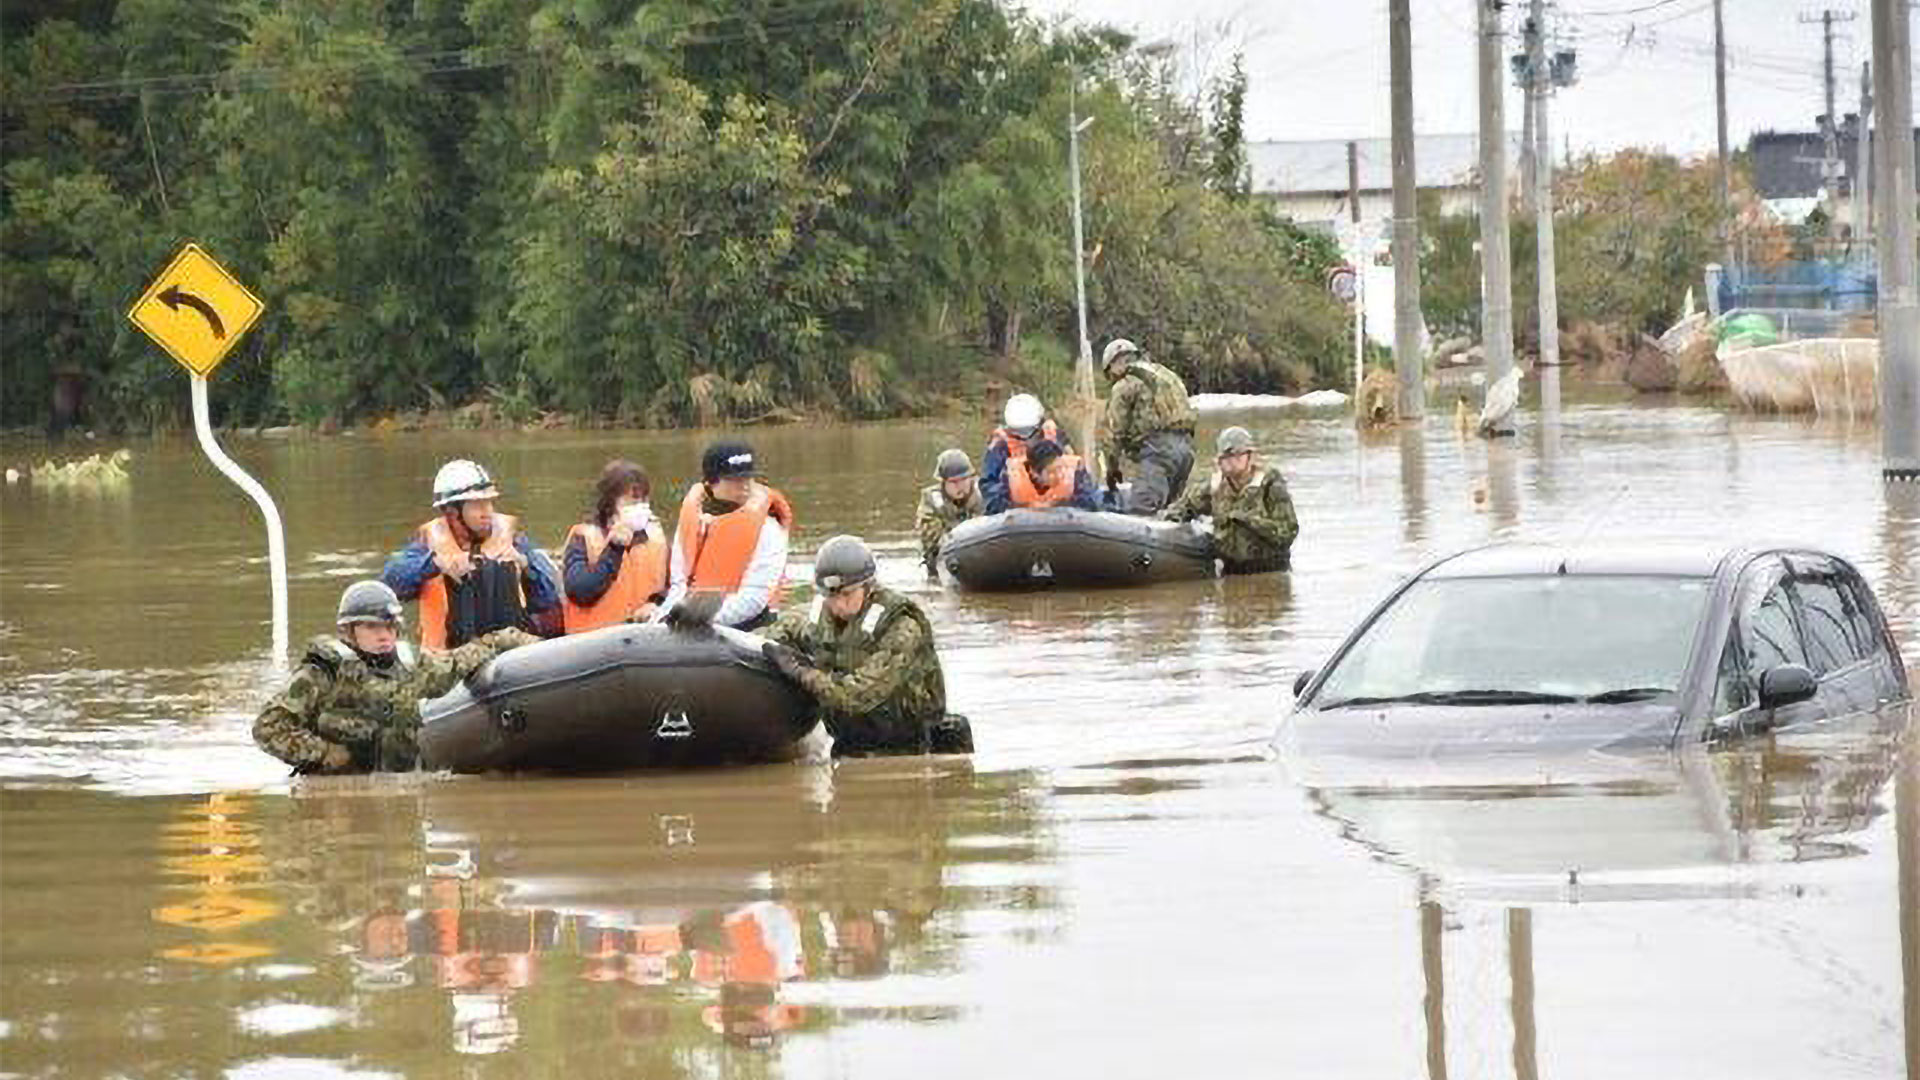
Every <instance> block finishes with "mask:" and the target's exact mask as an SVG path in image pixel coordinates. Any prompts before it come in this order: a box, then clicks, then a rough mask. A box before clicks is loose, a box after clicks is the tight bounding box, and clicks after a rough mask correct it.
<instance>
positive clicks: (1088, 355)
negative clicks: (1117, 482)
mask: <svg viewBox="0 0 1920 1080" xmlns="http://www.w3.org/2000/svg"><path fill="white" fill-rule="evenodd" d="M1078 83H1079V77H1078V76H1077V75H1076V76H1075V78H1074V84H1073V85H1070V86H1069V87H1068V89H1067V172H1068V174H1069V175H1070V177H1071V179H1070V184H1071V186H1072V189H1073V293H1074V304H1075V306H1076V308H1077V309H1078V311H1079V318H1080V358H1079V361H1078V362H1077V363H1076V364H1075V365H1074V374H1073V389H1074V393H1075V394H1076V395H1078V397H1079V398H1080V402H1079V404H1080V409H1081V414H1082V419H1081V429H1080V440H1079V450H1080V453H1082V454H1084V455H1087V459H1086V460H1087V462H1088V464H1090V465H1091V464H1093V456H1092V455H1093V454H1095V453H1096V452H1097V450H1098V447H1097V446H1096V445H1095V443H1094V438H1095V429H1094V416H1093V414H1094V403H1095V398H1094V393H1093V343H1092V342H1091V341H1090V340H1089V339H1088V338H1087V256H1086V235H1085V230H1084V227H1083V226H1082V225H1081V219H1080V133H1081V132H1082V131H1085V130H1086V129H1087V128H1088V126H1090V125H1091V124H1092V123H1093V117H1091V116H1089V117H1087V118H1086V119H1085V120H1082V119H1080V103H1079V96H1078Z"/></svg>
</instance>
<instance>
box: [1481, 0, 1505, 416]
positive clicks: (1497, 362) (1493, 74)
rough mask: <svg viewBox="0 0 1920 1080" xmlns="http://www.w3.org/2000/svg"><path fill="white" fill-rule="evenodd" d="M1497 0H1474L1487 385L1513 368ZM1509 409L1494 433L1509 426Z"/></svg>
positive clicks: (1498, 5) (1482, 307) (1503, 122)
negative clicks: (1478, 102)
mask: <svg viewBox="0 0 1920 1080" xmlns="http://www.w3.org/2000/svg"><path fill="white" fill-rule="evenodd" d="M1502 2H1503V0H1475V4H1474V6H1475V7H1476V8H1477V9H1478V15H1479V32H1480V268H1481V282H1480V337H1481V344H1482V347H1483V348H1484V349H1485V351H1486V355H1487V387H1488V389H1492V388H1493V387H1494V386H1495V385H1497V384H1498V383H1499V382H1500V380H1501V379H1503V378H1505V377H1506V375H1507V373H1508V372H1509V371H1511V370H1513V280H1512V277H1513V268H1512V253H1511V252H1510V250H1509V249H1508V242H1507V132H1506V103H1505V101H1504V100H1503V95H1504V94H1505V93H1506V82H1505V80H1504V79H1502V78H1501V72H1500V52H1501V49H1500V7H1501V4H1502ZM1511 416H1512V413H1511V412H1509V413H1508V418H1506V419H1502V420H1500V421H1498V426H1497V427H1496V428H1495V429H1494V434H1511V433H1512V432H1513V421H1512V419H1511Z"/></svg>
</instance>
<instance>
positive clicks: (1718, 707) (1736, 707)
mask: <svg viewBox="0 0 1920 1080" xmlns="http://www.w3.org/2000/svg"><path fill="white" fill-rule="evenodd" d="M1751 704H1753V684H1752V683H1751V682H1749V681H1748V680H1747V666H1746V663H1745V658H1744V656H1743V655H1742V653H1741V649H1740V642H1739V641H1737V640H1735V639H1734V638H1732V637H1729V638H1727V645H1726V648H1724V649H1721V650H1720V669H1719V671H1718V673H1717V674H1716V675H1715V677H1714V685H1713V715H1715V716H1725V715H1727V714H1728V713H1736V712H1739V711H1740V710H1741V709H1744V708H1746V707H1747V706H1749V705H1751Z"/></svg>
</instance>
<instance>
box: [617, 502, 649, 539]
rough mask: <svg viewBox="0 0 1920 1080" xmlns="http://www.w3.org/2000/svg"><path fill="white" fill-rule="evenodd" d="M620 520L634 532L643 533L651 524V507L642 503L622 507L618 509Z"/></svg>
mask: <svg viewBox="0 0 1920 1080" xmlns="http://www.w3.org/2000/svg"><path fill="white" fill-rule="evenodd" d="M620 520H622V521H624V522H626V523H627V528H629V529H632V530H633V531H634V532H645V531H646V530H647V526H649V525H651V524H653V507H652V506H650V505H648V504H646V503H643V502H637V503H632V504H630V505H628V506H624V507H622V508H621V509H620Z"/></svg>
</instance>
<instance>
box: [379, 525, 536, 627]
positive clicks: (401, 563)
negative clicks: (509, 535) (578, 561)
mask: <svg viewBox="0 0 1920 1080" xmlns="http://www.w3.org/2000/svg"><path fill="white" fill-rule="evenodd" d="M513 547H514V550H515V551H518V552H519V553H520V555H521V557H523V558H525V559H526V560H527V572H526V575H525V582H526V588H527V613H528V614H530V615H538V614H542V613H544V612H549V611H556V610H558V609H559V607H560V572H559V571H558V570H556V569H555V568H554V565H553V560H552V559H549V558H547V554H546V552H544V551H541V550H540V549H539V548H537V547H535V546H534V545H533V541H532V540H529V539H527V534H526V533H521V534H520V535H519V536H516V537H514V538H513ZM439 572H440V567H439V565H438V564H436V563H435V562H434V561H433V551H432V550H431V549H430V548H428V547H427V545H426V542H425V541H423V540H421V539H420V538H418V537H415V538H414V539H413V540H412V541H411V542H409V543H408V544H407V546H406V547H403V548H401V549H400V550H399V551H397V552H394V554H393V557H392V558H390V559H388V560H387V565H386V568H385V569H383V570H381V571H380V580H382V581H384V582H386V583H387V587H388V588H389V589H392V590H393V592H394V595H396V596H398V597H399V598H400V599H402V600H415V599H418V598H419V596H420V589H421V587H422V586H424V585H425V584H426V583H427V579H428V578H430V577H432V576H433V575H435V574H437V573H439Z"/></svg>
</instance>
